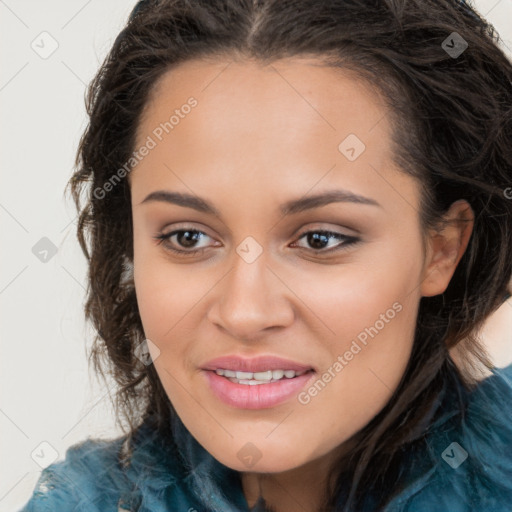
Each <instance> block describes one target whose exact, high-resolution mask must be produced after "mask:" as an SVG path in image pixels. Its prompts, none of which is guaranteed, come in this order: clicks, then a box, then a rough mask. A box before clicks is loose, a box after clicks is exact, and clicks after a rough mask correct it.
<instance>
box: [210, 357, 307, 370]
mask: <svg viewBox="0 0 512 512" xmlns="http://www.w3.org/2000/svg"><path fill="white" fill-rule="evenodd" d="M219 368H221V369H223V370H232V371H239V372H253V373H255V372H264V371H267V370H295V371H296V372H302V371H307V370H313V367H312V366H310V365H305V364H301V363H296V362H295V361H291V360H289V359H283V358H282V357H277V356H271V355H266V356H258V357H252V358H243V357H240V356H238V355H228V356H222V357H217V358H215V359H212V360H211V361H208V362H207V363H206V364H205V365H204V366H203V367H202V369H203V370H212V371H215V370H217V369H219Z"/></svg>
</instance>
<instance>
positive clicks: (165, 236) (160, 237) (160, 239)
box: [153, 228, 360, 256]
mask: <svg viewBox="0 0 512 512" xmlns="http://www.w3.org/2000/svg"><path fill="white" fill-rule="evenodd" d="M185 232H189V233H201V234H203V235H206V233H204V231H200V230H198V229H187V228H184V229H176V230H174V231H171V232H170V233H163V232H162V233H158V234H157V235H156V236H155V237H153V238H154V239H155V240H157V245H160V244H162V243H164V242H166V241H167V240H169V239H170V238H171V237H172V236H174V235H176V234H178V233H185ZM311 233H316V234H321V235H324V236H327V237H330V238H340V239H342V240H344V242H343V241H342V242H341V243H340V244H339V245H337V246H335V247H334V248H332V247H331V248H330V249H327V250H323V249H308V248H305V247H299V248H300V249H306V250H311V251H313V252H314V253H317V254H325V253H328V254H330V253H333V252H338V251H342V250H344V249H347V248H348V246H351V245H354V244H356V243H357V242H359V241H360V239H359V238H358V237H355V236H348V235H343V234H342V233H337V232H335V231H327V230H311V231H305V232H304V233H302V234H301V235H300V236H299V238H298V240H300V239H302V238H304V237H305V236H306V235H309V234H311ZM206 236H208V235H206ZM164 245H165V247H166V249H167V250H169V251H171V252H173V253H175V254H178V255H180V256H184V255H187V256H193V255H195V254H198V253H201V252H204V251H205V250H206V249H208V247H203V248H201V249H191V250H188V251H187V250H180V249H175V248H173V247H171V246H170V245H168V244H164Z"/></svg>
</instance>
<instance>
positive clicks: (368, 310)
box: [129, 58, 472, 512]
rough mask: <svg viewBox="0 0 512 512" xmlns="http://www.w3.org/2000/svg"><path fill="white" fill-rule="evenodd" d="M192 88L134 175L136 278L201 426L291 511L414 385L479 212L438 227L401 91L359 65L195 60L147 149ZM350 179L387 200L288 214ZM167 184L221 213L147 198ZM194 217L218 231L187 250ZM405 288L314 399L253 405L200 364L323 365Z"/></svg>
mask: <svg viewBox="0 0 512 512" xmlns="http://www.w3.org/2000/svg"><path fill="white" fill-rule="evenodd" d="M228 64H229V65H228ZM190 96H193V97H194V98H196V100H197V102H198V104H197V106H196V107H195V108H194V109H192V110H191V112H190V113H189V114H188V115H186V116H184V117H183V118H182V119H180V122H179V124H177V125H176V126H175V127H174V129H173V130H172V131H170V132H169V133H168V134H166V135H165V136H164V137H163V138H162V141H159V142H158V144H157V145H156V147H154V148H153V149H151V151H150V152H149V154H148V155H147V156H146V157H145V158H144V159H143V160H142V161H140V163H138V164H137V165H136V166H135V168H134V169H133V170H132V172H131V173H130V175H129V180H130V187H131V198H132V211H133V228H134V279H135V287H136V292H137V300H138V305H139V311H140V315H141V319H142V323H143V327H144V331H145V335H146V337H147V338H148V339H149V340H151V341H152V343H153V344H154V347H158V350H159V351H160V352H159V353H158V354H157V352H156V351H155V350H154V349H152V350H151V345H150V350H151V353H152V355H153V357H154V365H155V368H156V371H157V372H158V375H159V377H160V379H161V381H162V383H163V386H164V388H165V390H166V392H167V395H168V397H169V399H170V400H171V401H172V403H173V405H174V407H175V409H176V411H177V412H178V414H179V416H180V417H181V419H182V421H183V422H184V424H185V426H186V427H187V428H188V430H189V431H190V432H191V434H192V435H193V436H194V437H195V438H196V439H197V440H198V441H199V443H200V444H201V445H202V446H204V448H205V449H206V450H208V451H209V452H210V453H211V454H212V455H213V456H214V457H215V458H216V459H218V460H219V461H220V462H222V463H223V464H225V465H226V466H229V467H230V468H233V469H235V470H237V471H240V472H242V483H243V490H244V494H245V496H246V498H247V501H248V504H249V506H252V505H253V504H254V502H255V501H256V499H257V497H258V494H259V493H262V494H263V497H264V498H265V500H266V501H267V503H269V504H270V505H271V506H273V507H274V508H275V510H276V511H278V512H288V511H292V510H293V511H297V510H306V511H312V510H316V509H317V508H318V507H319V504H320V502H321V500H322V497H323V496H322V493H323V492H324V485H325V481H326V474H327V471H328V469H329V464H330V463H332V461H333V458H334V456H335V455H336V454H337V453H339V452H341V451H343V450H345V449H348V448H349V447H350V444H349V439H350V438H351V436H352V435H353V434H355V433H356V432H357V431H359V430H360V429H361V428H362V427H364V426H365V425H366V424H367V423H368V422H369V421H370V420H371V419H372V418H373V417H374V416H375V415H376V414H377V413H378V412H379V411H380V410H381V409H382V408H383V407H384V405H385V404H386V403H387V401H388V400H389V398H390V397H391V395H392V393H393V391H394V389H395V388H396V387H397V385H398V383H399V381H400V379H401V377H402V375H403V373H404V371H405V368H406V365H407V362H408V360H409V357H410V353H411V349H412V340H413V332H414V326H415V322H416V316H417V309H418V304H419V300H420V298H421V297H422V296H431V295H436V294H439V293H442V292H443V291H444V289H445V288H446V286H447V285H448V283H449V281H450V278H451V276H452V275H453V272H454V270H455V267H456V265H457V263H458V262H459V260H460V258H461V257H462V254H463V252H464V250H465V248H466V246H467V242H468V240H469V236H470V233H471V229H472V212H471V209H470V207H469V205H468V204H467V203H466V202H464V201H459V202H457V203H455V204H454V205H453V206H452V208H451V209H450V211H449V212H448V214H447V220H452V221H453V222H451V223H450V224H449V225H447V226H446V227H444V229H443V230H442V231H438V232H429V233H427V234H425V233H423V232H422V231H421V229H420V219H419V212H418V210H419V200H420V193H421V190H420V187H419V184H418V183H417V182H416V181H415V180H414V179H413V178H411V177H410V176H408V175H406V174H405V173H403V172H401V171H400V170H399V169H397V168H396V167H395V166H394V165H393V163H392V161H391V150H390V147H391V146H390V136H391V131H390V125H389V123H388V113H387V110H386V107H385V106H384V104H383V103H382V102H381V101H380V99H379V97H378V96H376V94H375V92H374V91H372V90H370V89H369V88H368V87H367V86H366V85H365V84H364V83H362V82H360V81H358V80H356V79H354V78H353V77H352V76H351V75H349V74H348V73H347V72H346V71H343V70H336V69H333V68H327V67H323V66H322V65H321V63H319V62H318V61H314V60H312V59H305V58H301V59H299V58H294V59H286V60H281V61H277V62H275V63H273V64H272V65H269V66H263V65H262V64H260V63H257V62H252V61H234V62H231V63H230V61H228V60H220V59H219V60H209V61H206V60H196V61H189V62H186V63H184V64H180V66H178V67H177V68H175V69H174V70H172V71H169V72H167V73H166V74H165V75H164V76H163V77H162V79H161V80H160V81H159V83H158V87H156V88H155V89H154V91H153V94H152V96H151V98H150V100H149V101H148V103H147V105H146V110H145V112H144V115H143V116H142V118H141V120H140V124H139V129H138V133H137V141H136V145H137V147H140V146H141V145H142V144H144V141H145V140H147V137H148V136H151V134H152V132H153V130H154V129H155V128H156V127H157V126H158V125H159V124H160V123H161V122H163V121H165V120H167V119H169V115H170V114H169V113H172V111H173V110H174V109H176V108H178V109H179V108H180V107H181V106H182V105H183V104H185V103H186V101H187V99H188V98H189V97H190ZM351 133H352V134H356V135H357V137H358V138H359V139H360V140H362V141H363V142H364V144H365V146H366V149H365V151H364V152H363V153H361V154H360V156H359V157H358V158H357V159H356V160H354V161H349V160H348V159H347V158H346V157H345V156H344V155H343V154H342V153H341V152H340V151H339V150H338V146H339V144H340V143H341V142H342V141H343V140H344V139H345V138H346V137H347V135H348V134H351ZM334 189H345V190H349V191H351V192H352V193H354V194H359V195H362V196H365V197H367V198H371V199H373V200H375V201H377V202H378V203H379V206H374V205H367V204H358V203H352V202H337V203H331V204H329V205H325V206H322V207H318V208H315V209H311V210H305V211H303V212H300V213H295V214H288V215H285V216H283V215H282V214H281V213H280V212H279V207H280V205H281V204H283V203H284V202H286V201H289V200H292V199H297V198H300V197H303V196H305V195H312V194H316V193H320V192H325V191H329V190H334ZM156 190H169V191H174V192H183V193H190V194H193V195H195V196H199V197H201V198H204V199H206V200H208V201H209V202H211V203H212V204H213V205H214V206H215V207H216V208H217V209H218V210H219V213H220V215H219V216H217V215H213V214H208V213H204V212H198V211H196V210H193V209H191V208H189V207H183V206H178V205H175V204H170V203H166V202H163V201H151V202H143V200H144V199H145V198H146V197H147V195H148V194H150V193H151V192H154V191H156ZM461 219H462V220H465V221H466V222H460V220H461ZM179 228H180V229H185V230H186V229H187V228H188V229H189V230H191V229H195V230H199V231H201V232H203V233H205V234H204V235H203V238H199V240H198V241H197V242H195V246H197V247H199V248H201V247H204V248H206V249H205V251H204V252H203V253H200V254H198V255H192V256H187V255H184V256H178V255H175V254H173V253H172V252H171V251H170V250H169V249H168V247H169V246H171V247H174V248H176V249H181V250H185V251H186V250H191V249H193V248H194V244H193V243H192V244H188V245H184V244H186V243H187V240H189V239H187V238H184V237H183V236H181V237H180V236H174V237H173V238H172V239H171V240H167V241H166V242H163V243H160V244H158V243H157V241H156V240H155V239H154V238H153V237H155V236H156V235H157V234H159V233H161V232H164V233H170V232H171V231H173V230H174V229H179ZM315 230H316V231H315ZM318 230H331V231H335V232H337V233H340V234H342V235H345V236H357V237H358V238H359V240H360V241H359V242H358V243H356V244H353V245H345V246H343V245H342V244H343V239H339V238H336V237H330V238H327V239H324V242H323V245H322V244H319V245H317V246H315V245H314V241H313V245H312V244H311V239H310V240H309V242H310V243H308V237H305V236H302V235H303V234H304V233H305V232H308V231H315V232H317V231H318ZM248 236H251V237H252V238H253V239H254V240H255V241H256V242H257V244H259V246H260V247H261V249H262V253H261V255H260V256H259V257H258V258H257V259H256V260H255V261H253V262H252V263H247V262H246V261H245V260H244V259H243V258H242V257H241V256H239V254H238V253H237V251H236V249H237V247H238V246H239V245H240V244H241V242H242V241H243V240H244V239H245V238H246V237H248ZM166 244H167V247H166ZM336 246H338V247H343V248H342V249H341V250H339V251H337V252H336V251H331V252H330V253H326V251H327V250H328V249H330V248H334V247H336ZM315 247H317V248H316V249H315ZM322 251H323V253H322ZM394 303H399V304H400V305H401V307H402V309H401V311H400V312H399V313H397V314H396V315H395V316H394V318H393V319H392V320H390V321H389V322H387V323H386V324H385V327H384V328H382V329H381V330H380V331H379V332H378V334H377V335H376V336H375V337H374V338H373V339H371V338H370V340H369V342H368V344H367V345H366V346H364V348H363V349H362V350H361V351H360V352H359V353H357V355H355V356H354V357H353V359H352V360H351V361H349V362H348V364H347V365H346V366H344V368H343V370H342V371H341V372H340V373H338V374H337V375H336V377H334V378H333V379H332V380H331V381H330V382H329V383H328V384H327V385H326V386H325V388H324V389H323V390H322V391H321V392H320V393H318V394H317V395H316V396H315V397H313V398H312V399H311V401H310V402H309V403H307V404H301V403H299V402H298V400H297V399H295V398H293V399H291V400H289V401H287V402H286V403H283V404H281V405H278V406H276V407H274V408H268V409H261V410H246V409H237V408H234V407H231V406H228V405H226V404H224V403H223V402H221V401H220V400H219V399H217V398H216V396H215V395H214V394H213V393H212V391H211V390H210V389H209V387H208V385H207V384H206V379H205V378H204V374H203V372H202V370H201V369H200V368H201V367H202V366H203V365H204V364H205V363H206V362H207V361H209V360H211V359H213V358H215V357H219V356H221V355H225V354H233V353H237V354H241V355H243V356H247V357H250V356H255V355H261V354H271V355H277V356H281V357H284V358H288V359H291V360H294V361H297V362H300V363H304V364H308V365H312V366H314V367H315V368H318V369H319V371H318V373H317V374H316V376H314V377H315V378H314V379H313V381H314V380H316V379H317V378H318V377H319V375H321V374H322V373H323V372H324V371H326V370H327V369H328V368H329V367H332V365H333V363H334V362H335V361H336V360H337V357H338V356H339V355H343V354H344V353H345V352H346V351H347V350H348V349H349V347H350V345H351V343H352V341H353V340H354V339H355V338H356V336H357V335H358V334H359V333H361V332H362V331H364V329H365V328H367V327H369V326H374V325H375V323H376V321H377V320H379V318H381V317H380V315H381V314H384V313H385V312H386V311H387V310H389V309H390V308H392V305H393V304H394ZM248 442H250V443H252V444H253V445H255V446H256V448H257V450H258V451H259V453H260V454H261V458H260V459H259V460H258V462H257V463H256V464H255V465H254V466H252V467H251V468H248V467H247V465H246V463H245V462H244V461H243V460H242V459H241V458H239V457H238V456H237V452H238V451H239V450H240V449H241V448H242V447H244V446H245V445H246V443H248Z"/></svg>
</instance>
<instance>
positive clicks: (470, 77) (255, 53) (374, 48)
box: [68, 0, 512, 510]
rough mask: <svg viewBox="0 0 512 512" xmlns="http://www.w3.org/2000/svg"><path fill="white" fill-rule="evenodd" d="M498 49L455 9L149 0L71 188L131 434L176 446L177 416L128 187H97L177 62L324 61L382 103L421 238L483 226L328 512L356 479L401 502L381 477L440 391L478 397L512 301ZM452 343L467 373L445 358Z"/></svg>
mask: <svg viewBox="0 0 512 512" xmlns="http://www.w3.org/2000/svg"><path fill="white" fill-rule="evenodd" d="M453 32H457V34H458V35H459V36H460V37H462V38H463V39H464V40H465V41H466V43H467V48H466V49H465V51H463V52H462V53H461V54H460V55H458V56H457V57H453V56H451V55H449V54H448V53H447V51H445V49H444V48H443V45H442V43H443V41H445V40H446V38H447V37H448V36H450V35H451V36H452V37H453V34H452V33H453ZM498 42H499V35H498V34H497V33H496V31H495V29H494V28H493V26H492V25H490V24H489V23H488V22H487V21H486V20H485V19H483V18H482V17H481V16H480V15H479V14H478V13H477V12H476V11H475V10H474V9H473V8H472V7H471V6H469V5H467V4H465V3H463V2H457V1H455V0H453V1H450V0H371V1H370V0H364V1H363V0H293V1H291V0H254V1H253V0H155V1H148V0H145V1H143V2H139V4H138V5H137V7H136V9H135V10H134V11H133V12H132V15H131V16H130V19H129V21H128V22H127V23H126V25H125V27H124V28H123V30H122V31H121V32H120V34H119V35H118V37H117V39H116V40H115V42H114V44H113V46H112V48H111V50H110V52H109V54H108V56H107V57H106V59H105V60H104V62H103V64H102V65H101V67H100V69H99V71H98V73H97V75H96V76H95V78H94V79H93V81H92V82H91V84H90V85H89V89H88V91H87V97H86V109H87V114H88V116H89V122H88V125H87V127H86V129H85V132H84V133H83V135H82V138H81V140H80V144H79V148H78V153H77V157H76V169H75V172H74V174H73V175H72V177H71V179H70V181H69V183H68V187H70V188H71V192H72V196H73V199H74V202H75V205H76V208H77V210H78V212H79V222H78V226H77V236H78V240H79V243H80V245H81V248H82V250H83V252H84V254H85V256H86V258H87V261H88V288H87V292H86V293H87V297H86V302H85V306H84V309H85V317H86V319H87V320H89V321H91V323H92V324H93V326H94V328H95V329H96V331H97V333H96V335H95V338H94V341H93V345H92V347H91V349H90V354H89V358H90V359H91V361H92V362H93V365H94V368H95V370H96V371H97V372H98V373H99V374H101V375H102V376H103V377H104V378H105V376H106V375H107V374H108V375H109V376H112V377H113V378H114V379H115V382H116V383H117V386H118V387H117V391H116V393H115V397H113V402H114V406H115V411H116V419H117V421H118V422H119V423H120V424H121V426H122V428H123V429H124V428H125V427H124V426H123V425H122V421H127V423H128V427H127V430H128V432H129V434H132V433H133V432H134V431H135V429H136V428H137V427H138V426H140V424H141V423H142V422H143V421H144V420H146V419H147V418H149V417H152V418H156V423H155V425H156V427H155V428H156V429H157V430H158V432H159V433H160V434H161V435H162V436H168V435H169V427H168V426H169V418H170V415H172V414H176V413H175V411H174V409H173V408H172V404H171V407H169V403H170V402H169V398H168V396H167V395H166V393H165V390H164V389H163V386H162V384H161V382H160V379H159V377H158V375H157V373H156V371H155V369H154V366H153V365H151V364H150V365H145V364H143V362H141V361H140V360H139V358H137V357H136V353H135V351H136V349H137V347H138V346H139V345H140V343H142V342H143V341H144V339H145V336H144V331H143V327H142V323H141V319H140V316H139V312H138V307H137V300H136V294H135V287H134V282H133V276H131V274H130V273H129V272H127V271H126V265H128V266H129V265H130V263H131V262H132V261H133V231H132V217H131V203H130V188H129V183H128V180H127V179H122V180H119V183H118V184H116V185H115V186H113V187H111V190H109V192H108V193H107V194H101V195H100V194H98V193H95V191H96V190H97V189H98V188H102V187H103V186H104V184H105V183H106V182H107V181H108V180H109V179H111V177H112V176H113V174H114V173H115V171H116V170H117V169H121V168H122V167H123V166H124V165H125V164H126V162H128V161H129V159H130V157H131V156H132V153H133V151H134V149H135V148H134V145H135V138H136V132H137V128H138V123H139V121H140V118H141V114H142V112H143V110H144V107H145V105H146V104H147V102H148V99H149V97H150V94H151V93H152V91H154V90H155V87H156V84H157V82H158V80H159V79H160V78H161V77H162V75H164V73H166V72H168V71H171V70H172V69H173V68H174V67H175V66H177V65H178V64H180V63H182V62H185V61H189V60H192V59H210V58H211V59H214V60H215V59H229V60H242V61H243V60H248V59H252V60H256V61H258V62H261V63H263V64H270V63H272V62H274V61H276V60H277V59H282V58H293V57H298V58H299V57H314V58H316V59H318V62H319V63H320V64H321V65H326V66H327V65H328V66H334V67H338V68H340V69H342V70H345V71H346V72H347V73H351V74H352V76H356V77H358V78H361V79H363V80H364V81H365V83H366V84H367V85H368V86H369V87H371V88H372V90H374V91H375V92H376V94H379V96H380V97H381V98H383V99H384V101H385V102H386V106H387V109H388V114H389V117H390V121H391V126H392V146H393V148H392V149H393V156H394V161H395V162H396V163H397V164H398V166H399V168H400V170H401V171H402V172H404V173H406V174H408V175H411V176H413V177H414V178H416V179H417V180H418V183H420V185H421V190H422V203H421V211H420V212H419V215H420V219H421V222H422V229H424V233H426V231H427V229H430V228H433V229H435V228H436V227H438V226H439V225H440V224H439V223H440V221H441V220H442V216H443V214H444V213H446V211H447V209H448V208H449V206H450V205H451V204H452V203H453V202H454V201H456V200H459V199H464V200H466V201H467V202H468V203H469V204H470V206H471V208H472V210H473V212H474V216H475V222H474V228H473V232H472V234H471V238H470V241H469V244H468V247H467V249H466V251H465V253H464V255H463V257H462V259H461V260H460V262H459V264H458V266H457V268H456V270H455V273H454V275H453V277H452V279H451V281H450V283H449V285H448V287H447V289H446V290H445V292H444V293H442V294H440V295H437V296H434V297H423V298H422V299H421V300H420V303H419V306H418V307H419V309H418V317H417V324H416V329H415V335H414V343H413V349H412V353H411V357H410V360H409V362H408V366H407V368H406V370H405V373H404V375H403V377H402V379H401V382H400V384H399V386H398V388H397V389H396V391H395V392H394V394H393V396H392V397H391V399H390V400H389V402H388V404H387V405H386V406H385V407H384V409H383V410H382V411H380V412H379V414H378V415H377V416H376V417H375V418H374V419H373V420H372V421H371V422H370V423H369V424H368V425H366V426H365V427H364V428H363V429H362V430H360V431H359V432H357V433H356V434H354V436H353V438H351V439H352V440H353V441H354V446H355V448H354V449H353V450H351V452H350V454H349V456H348V457H347V458H345V459H344V461H343V462H344V466H343V467H344V468H345V469H347V471H346V472H344V473H343V474H342V472H341V469H337V468H336V467H334V468H333V472H332V475H331V476H330V479H329V480H330V481H331V484H330V485H329V492H328V493H327V496H326V498H325V509H326V510H332V509H334V507H335V503H336V498H337V496H339V494H340V492H341V488H342V487H341V484H342V481H343V480H345V479H346V478H347V475H348V476H349V478H350V480H349V481H350V494H349V496H348V499H347V501H346V504H345V508H344V510H352V509H354V510H357V506H358V503H360V500H361V499H362V496H363V494H364V493H365V492H366V490H367V488H368V487H369V486H372V485H373V486H379V485H381V486H382V487H381V490H385V492H383V491H382V492H381V494H382V496H380V499H381V500H382V501H381V503H380V506H382V505H383V504H384V503H385V501H386V500H389V499H390V498H391V494H390V493H391V492H392V491H393V486H391V487H385V486H384V484H383V482H385V481H388V480H389V478H391V476H390V475H393V474H395V473H396V467H397V464H399V462H397V461H399V460H400V459H399V458H398V456H399V453H400V450H401V448H403V446H404V445H405V444H406V443H411V442H413V441H414V440H416V439H419V438H421V436H422V434H423V433H424V422H425V418H426V417H427V415H428V411H429V410H430V409H431V406H432V404H434V403H435V401H436V398H437V397H438V396H439V395H440V393H441V391H442V390H443V388H444V387H446V386H448V385H449V383H450V382H451V379H453V377H454V375H456V377H457V378H458V379H460V381H461V382H462V383H463V385H464V387H465V388H466V389H471V388H472V387H473V386H475V385H476V379H475V377H474V371H473V370H474V369H475V368H478V367H481V366H482V365H483V366H485V367H487V368H492V367H493V366H492V363H491V361H490V360H489V356H488V354H487V352H486V351H485V348H484V347H483V345H482V344H481V340H480V337H479V332H480V330H481V327H482V325H483V322H484V320H485V319H486V318H487V317H488V316H489V315H490V314H491V313H492V312H494V311H495V310H496V309H497V308H498V307H499V306H500V304H501V303H502V301H503V297H504V296H505V294H506V291H507V285H508V283H509V281H510V278H511V274H512V259H511V258H510V255H511V254H512V200H511V199H509V198H507V195H508V194H507V193H506V192H505V191H506V190H507V189H506V187H507V185H508V186H510V185H511V184H512V65H511V63H510V62H509V61H508V59H507V57H506V56H505V54H504V53H503V51H502V50H501V49H500V48H499V46H498V44H497V43H498ZM82 195H85V197H82ZM103 195H104V197H103ZM455 346H458V348H459V347H460V354H461V362H460V367H459V368H457V367H456V366H455V365H454V364H453V361H452V360H451V358H450V353H449V349H451V348H453V347H455ZM454 407H456V404H454ZM341 467H342V466H341V460H340V465H339V466H338V468H341ZM393 468H394V469H393ZM394 472H395V473H394ZM386 479H388V480H386ZM386 493H387V494H386Z"/></svg>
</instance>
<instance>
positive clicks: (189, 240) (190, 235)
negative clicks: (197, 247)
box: [176, 231, 199, 247]
mask: <svg viewBox="0 0 512 512" xmlns="http://www.w3.org/2000/svg"><path fill="white" fill-rule="evenodd" d="M176 236H177V239H178V242H179V244H180V245H182V246H183V247H194V243H195V242H197V241H198V239H199V232H197V231H180V232H179V233H178V234H177V235H176ZM183 239H185V240H186V242H185V243H183V242H182V240H183Z"/></svg>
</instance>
